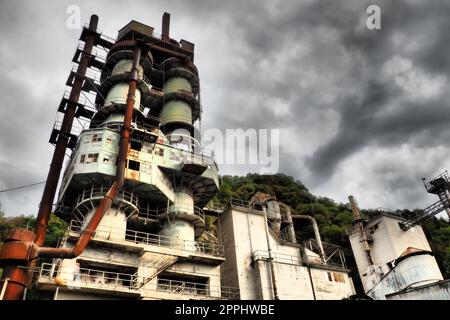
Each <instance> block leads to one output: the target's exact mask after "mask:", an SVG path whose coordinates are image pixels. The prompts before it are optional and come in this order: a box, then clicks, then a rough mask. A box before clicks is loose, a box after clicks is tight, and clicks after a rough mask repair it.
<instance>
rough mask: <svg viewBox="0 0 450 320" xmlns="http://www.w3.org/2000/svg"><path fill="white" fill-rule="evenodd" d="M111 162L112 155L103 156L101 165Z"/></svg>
mask: <svg viewBox="0 0 450 320" xmlns="http://www.w3.org/2000/svg"><path fill="white" fill-rule="evenodd" d="M113 160H114V156H113V155H112V154H108V155H105V156H104V157H103V160H102V161H103V163H108V164H109V163H113Z"/></svg>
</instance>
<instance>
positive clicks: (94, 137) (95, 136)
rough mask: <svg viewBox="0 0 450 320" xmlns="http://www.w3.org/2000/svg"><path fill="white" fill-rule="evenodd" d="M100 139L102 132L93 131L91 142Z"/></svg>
mask: <svg viewBox="0 0 450 320" xmlns="http://www.w3.org/2000/svg"><path fill="white" fill-rule="evenodd" d="M100 141H102V134H101V133H94V134H93V135H92V142H100Z"/></svg>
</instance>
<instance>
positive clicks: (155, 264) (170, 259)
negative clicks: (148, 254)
mask: <svg viewBox="0 0 450 320" xmlns="http://www.w3.org/2000/svg"><path fill="white" fill-rule="evenodd" d="M177 260H178V257H176V256H171V255H161V256H160V257H159V258H157V259H155V260H154V261H152V263H151V264H150V265H147V266H146V267H147V268H151V269H153V272H152V273H151V274H150V275H148V276H146V277H144V278H143V279H142V281H138V279H139V278H140V277H139V275H138V272H139V271H138V272H136V273H135V274H134V275H133V279H135V281H134V283H133V286H132V287H133V289H135V290H139V289H140V288H142V287H143V286H145V285H146V284H147V283H149V282H150V281H151V280H152V279H154V278H155V277H156V276H157V275H158V274H160V273H161V272H163V271H164V270H167V269H168V268H169V267H170V266H172V265H173V264H174V263H175V262H176V261H177Z"/></svg>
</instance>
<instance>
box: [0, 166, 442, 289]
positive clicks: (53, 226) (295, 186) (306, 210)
mask: <svg viewBox="0 0 450 320" xmlns="http://www.w3.org/2000/svg"><path fill="white" fill-rule="evenodd" d="M256 191H262V192H266V193H269V194H275V195H276V197H277V199H278V200H279V201H281V202H284V203H285V204H287V205H289V206H291V208H292V209H293V212H294V213H297V214H309V215H312V216H314V218H315V219H316V220H317V223H318V224H319V228H320V233H321V235H322V240H323V241H325V242H329V243H333V244H336V245H339V246H341V247H343V248H344V252H345V255H346V260H347V265H348V267H349V268H351V269H352V276H353V279H354V281H355V285H356V287H357V289H360V283H359V276H358V275H357V272H356V266H355V263H354V259H353V255H352V253H351V249H350V244H349V240H348V236H347V230H350V228H351V227H352V214H351V210H350V208H349V206H348V205H347V204H342V203H336V202H334V201H333V200H331V199H328V198H324V197H317V196H314V195H312V194H311V193H310V192H309V191H308V189H307V188H306V187H305V186H304V185H303V184H302V183H301V182H300V181H295V180H294V179H293V178H292V177H289V176H286V175H283V174H277V175H266V176H264V175H258V174H248V175H247V176H244V177H239V176H223V177H222V184H221V188H220V191H219V193H218V194H217V195H216V197H215V200H217V201H219V202H221V203H222V204H224V205H225V204H227V203H228V201H229V199H230V198H235V199H242V200H249V199H250V197H251V196H252V195H253V194H254V193H255V192H256ZM371 213H372V212H371V211H370V210H363V214H365V215H370V214H371ZM402 213H403V214H408V213H410V211H408V210H402ZM34 220H35V218H34V217H33V216H18V217H5V214H4V213H3V212H1V210H0V244H1V242H2V241H3V239H4V238H5V236H6V233H7V231H8V230H9V229H11V228H13V227H22V228H29V229H32V228H33V227H34ZM207 224H208V228H207V230H208V231H214V230H213V220H211V219H210V220H208V221H207ZM295 226H296V230H297V237H298V239H300V240H307V239H310V238H312V237H313V233H312V229H311V227H310V226H309V225H307V224H305V225H302V224H300V222H296V225H295ZM66 228H67V224H66V223H65V222H64V221H62V220H61V219H59V218H58V217H56V216H54V215H52V217H51V220H50V224H49V230H48V236H47V240H46V245H48V246H55V245H56V244H57V241H58V238H59V237H61V236H62V235H63V234H64V231H65V230H66ZM423 228H424V230H425V233H426V234H427V236H428V239H429V242H430V245H431V247H432V249H433V251H434V253H435V256H436V259H437V261H438V263H439V265H440V267H441V270H442V273H443V275H444V278H450V223H448V222H447V221H445V220H443V219H437V218H433V219H431V220H429V221H426V222H425V223H424V224H423ZM213 233H214V232H209V233H208V232H207V233H206V234H205V235H204V236H205V237H206V238H208V237H214V235H213ZM0 272H1V270H0Z"/></svg>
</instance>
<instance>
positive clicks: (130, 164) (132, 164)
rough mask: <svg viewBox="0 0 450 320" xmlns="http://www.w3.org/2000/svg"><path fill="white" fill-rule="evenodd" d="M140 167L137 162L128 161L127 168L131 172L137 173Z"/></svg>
mask: <svg viewBox="0 0 450 320" xmlns="http://www.w3.org/2000/svg"><path fill="white" fill-rule="evenodd" d="M140 166H141V164H140V163H139V162H137V161H134V160H130V161H128V168H129V169H131V170H136V171H139V168H140Z"/></svg>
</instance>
